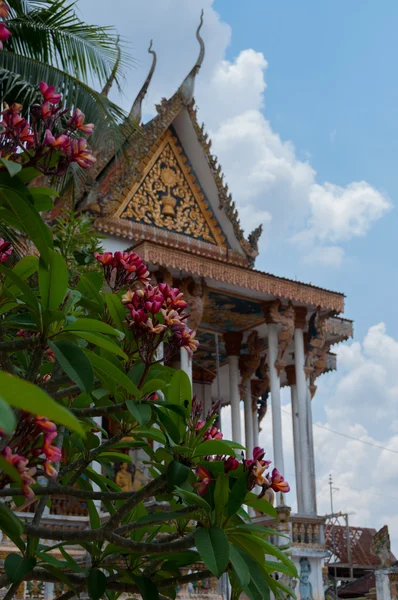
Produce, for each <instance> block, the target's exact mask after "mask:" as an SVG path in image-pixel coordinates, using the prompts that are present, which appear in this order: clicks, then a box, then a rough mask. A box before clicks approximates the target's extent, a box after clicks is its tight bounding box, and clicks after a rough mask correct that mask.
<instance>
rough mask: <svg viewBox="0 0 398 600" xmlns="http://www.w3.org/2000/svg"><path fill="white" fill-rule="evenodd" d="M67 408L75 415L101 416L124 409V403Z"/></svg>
mask: <svg viewBox="0 0 398 600" xmlns="http://www.w3.org/2000/svg"><path fill="white" fill-rule="evenodd" d="M61 391H64V390H61ZM54 395H55V394H54ZM58 397H59V396H58ZM69 410H70V412H71V413H73V414H74V415H75V417H103V416H105V415H111V414H112V413H119V412H121V411H123V410H126V403H125V402H120V403H119V404H111V405H110V406H89V407H87V408H73V407H72V408H70V409H69Z"/></svg>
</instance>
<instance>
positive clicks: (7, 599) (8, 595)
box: [3, 582, 19, 600]
mask: <svg viewBox="0 0 398 600" xmlns="http://www.w3.org/2000/svg"><path fill="white" fill-rule="evenodd" d="M18 588H19V582H18V583H13V584H12V586H11V587H10V589H9V590H8V592H7V593H6V595H5V596H4V599H3V600H12V598H13V597H14V594H16V592H17V589H18Z"/></svg>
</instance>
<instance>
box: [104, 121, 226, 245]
mask: <svg viewBox="0 0 398 600" xmlns="http://www.w3.org/2000/svg"><path fill="white" fill-rule="evenodd" d="M115 217H118V218H120V219H121V220H130V221H135V222H138V223H141V224H144V225H154V226H155V227H159V228H161V229H167V230H168V231H173V232H176V233H181V234H185V235H188V236H190V237H193V238H195V239H199V240H202V241H204V242H208V243H210V244H214V245H217V246H222V247H226V240H225V236H224V234H223V233H222V231H221V229H220V226H219V224H218V221H217V220H216V218H215V217H214V215H213V212H212V210H211V209H210V207H209V205H208V204H207V202H206V200H205V198H204V195H203V193H202V192H201V188H200V186H199V185H198V184H197V182H196V179H195V177H194V175H193V174H192V173H191V168H190V166H189V164H188V162H187V158H186V157H185V156H184V155H183V152H182V148H181V146H180V145H179V144H178V141H177V139H176V138H175V137H174V136H173V135H172V133H171V132H170V131H167V133H166V135H165V137H164V140H163V142H162V144H161V145H160V146H159V148H158V149H157V151H156V152H155V154H154V156H153V157H152V159H151V160H150V161H149V163H148V164H147V166H146V169H145V171H144V176H143V178H142V180H141V181H140V182H139V183H138V184H136V185H134V186H133V188H132V189H131V190H130V192H129V193H128V194H127V196H126V197H125V199H124V201H123V203H122V204H121V205H120V206H119V208H118V210H117V211H116V214H115Z"/></svg>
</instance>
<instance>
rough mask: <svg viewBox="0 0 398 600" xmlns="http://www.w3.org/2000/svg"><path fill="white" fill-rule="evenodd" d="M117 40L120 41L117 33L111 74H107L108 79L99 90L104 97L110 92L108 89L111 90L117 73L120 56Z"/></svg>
mask: <svg viewBox="0 0 398 600" xmlns="http://www.w3.org/2000/svg"><path fill="white" fill-rule="evenodd" d="M119 42H120V35H118V36H117V41H116V46H117V57H116V62H115V64H114V66H113V69H112V72H111V74H110V75H109V79H108V81H107V82H106V84H105V85H104V87H103V90H102V92H101V94H102V95H103V96H105V98H107V97H108V94H109V92H110V90H111V87H112V85H113V82H114V81H115V79H116V73H117V71H118V69H119V65H120V57H121V50H120V43H119Z"/></svg>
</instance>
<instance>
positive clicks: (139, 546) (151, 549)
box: [104, 529, 195, 554]
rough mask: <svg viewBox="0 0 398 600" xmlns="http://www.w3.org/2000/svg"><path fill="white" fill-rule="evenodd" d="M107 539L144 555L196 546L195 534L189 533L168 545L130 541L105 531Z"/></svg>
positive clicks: (177, 550) (178, 550)
mask: <svg viewBox="0 0 398 600" xmlns="http://www.w3.org/2000/svg"><path fill="white" fill-rule="evenodd" d="M104 534H105V539H106V540H107V541H108V542H113V543H114V544H116V545H118V546H120V547H121V548H126V549H127V550H134V551H135V552H140V553H142V554H158V553H159V552H161V553H162V554H163V553H166V552H167V553H169V552H170V553H173V552H181V551H182V550H189V549H190V548H193V547H194V545H195V532H192V533H189V534H188V535H187V536H186V537H184V538H182V539H179V540H177V541H173V542H170V543H167V544H161V543H160V542H134V541H133V540H130V539H125V538H123V537H121V536H120V535H117V534H116V533H113V532H111V531H108V530H107V529H104Z"/></svg>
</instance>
